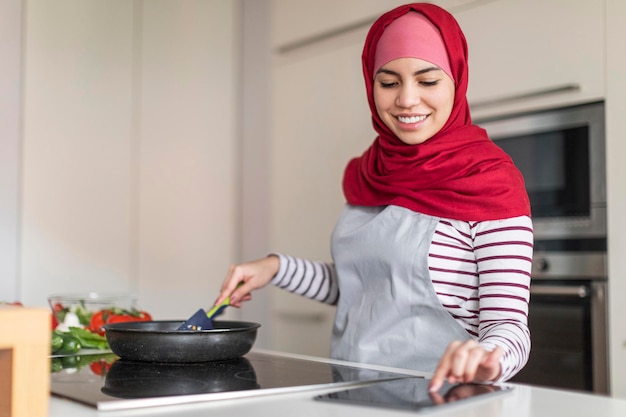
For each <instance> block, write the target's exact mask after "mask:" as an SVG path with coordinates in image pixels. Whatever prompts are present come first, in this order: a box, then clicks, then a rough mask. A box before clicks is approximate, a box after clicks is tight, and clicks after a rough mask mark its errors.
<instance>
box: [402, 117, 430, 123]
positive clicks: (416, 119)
mask: <svg viewBox="0 0 626 417" xmlns="http://www.w3.org/2000/svg"><path fill="white" fill-rule="evenodd" d="M424 119H426V116H411V117H405V116H398V120H400V122H402V123H417V122H421V121H422V120H424Z"/></svg>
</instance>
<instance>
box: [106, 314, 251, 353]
mask: <svg viewBox="0 0 626 417" xmlns="http://www.w3.org/2000/svg"><path fill="white" fill-rule="evenodd" d="M181 323H182V321H143V322H127V323H114V324H107V325H105V326H104V329H105V332H106V333H105V334H106V338H107V341H108V342H109V346H110V348H111V350H112V351H113V353H115V354H116V355H118V356H119V357H120V358H122V359H127V360H133V361H142V362H174V363H189V362H208V361H219V360H227V359H235V358H239V357H241V356H243V355H245V354H246V353H248V352H249V351H250V349H251V348H252V345H253V344H254V341H255V339H256V333H257V329H258V328H259V327H260V326H261V325H260V324H258V323H252V322H244V321H218V320H216V321H215V322H214V323H213V325H214V328H213V330H200V331H188V330H178V327H179V326H180V325H181Z"/></svg>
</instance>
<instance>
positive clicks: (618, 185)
mask: <svg viewBox="0 0 626 417" xmlns="http://www.w3.org/2000/svg"><path fill="white" fill-rule="evenodd" d="M625 17H626V2H624V1H623V0H606V42H607V73H606V92H607V95H606V121H607V126H606V132H607V144H606V153H607V182H608V184H607V190H608V226H609V290H608V296H609V308H610V310H609V335H610V339H609V350H610V363H611V393H612V395H613V396H616V397H621V398H626V322H625V321H624V317H626V304H625V303H624V300H623V299H624V295H626V262H625V261H624V254H626V216H624V213H626V192H625V190H626V177H624V155H626V125H625V124H624V114H626V79H625V78H624V74H626V55H625V54H624V39H626V25H624V19H625Z"/></svg>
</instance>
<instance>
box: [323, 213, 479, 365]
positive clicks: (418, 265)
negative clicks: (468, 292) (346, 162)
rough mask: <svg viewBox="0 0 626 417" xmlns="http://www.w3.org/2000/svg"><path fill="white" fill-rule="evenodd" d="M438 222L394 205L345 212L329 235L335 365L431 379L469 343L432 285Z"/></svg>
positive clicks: (466, 336)
mask: <svg viewBox="0 0 626 417" xmlns="http://www.w3.org/2000/svg"><path fill="white" fill-rule="evenodd" d="M438 222H439V219H438V218H436V217H432V216H427V215H424V214H420V213H416V212H414V211H411V210H408V209H405V208H402V207H398V206H386V207H361V206H346V208H345V209H344V211H343V213H342V214H341V216H340V217H339V220H338V222H337V225H336V226H335V230H334V231H333V235H332V255H333V260H334V262H335V267H336V268H337V276H338V280H339V291H340V297H339V303H338V305H337V312H336V316H335V323H334V327H333V335H332V341H331V357H332V358H335V359H342V360H348V361H354V362H361V363H370V364H378V365H386V366H394V367H399V368H405V369H415V370H419V371H427V372H432V371H434V369H435V368H436V366H437V363H438V362H439V359H440V358H441V356H442V354H443V352H444V351H445V349H446V347H447V346H448V344H449V343H450V342H451V341H453V340H467V339H470V335H469V334H468V333H467V332H466V331H465V329H463V327H462V326H461V325H460V324H459V323H457V322H456V321H455V320H454V319H453V318H452V316H451V315H450V313H448V312H447V311H446V310H445V309H444V308H443V306H442V305H441V302H440V301H439V299H438V298H437V295H436V294H435V289H434V287H433V284H432V282H431V280H430V274H429V271H428V253H429V250H430V244H431V241H432V239H433V235H434V232H435V227H436V226H437V223H438Z"/></svg>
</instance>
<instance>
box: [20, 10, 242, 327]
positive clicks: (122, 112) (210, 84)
mask: <svg viewBox="0 0 626 417" xmlns="http://www.w3.org/2000/svg"><path fill="white" fill-rule="evenodd" d="M24 4H25V5H26V13H25V20H24V27H25V32H24V33H25V41H26V43H25V46H24V48H23V53H24V57H25V61H24V70H23V74H24V93H23V97H24V108H23V136H22V147H23V155H22V177H23V183H22V188H21V195H22V212H21V217H22V231H21V262H20V265H21V277H20V288H21V294H22V301H23V302H24V303H25V304H28V305H44V304H45V303H46V297H47V295H49V294H50V293H55V292H69V291H106V292H111V291H119V292H129V291H131V292H135V293H137V294H138V295H139V304H140V306H141V307H143V308H146V309H148V310H149V311H151V312H153V313H154V315H155V317H157V318H160V317H162V318H181V317H182V318H184V317H187V316H188V315H190V314H191V313H193V312H194V311H195V310H196V309H197V308H198V307H205V306H207V305H209V304H210V303H211V302H212V301H213V299H214V297H215V295H216V293H217V290H218V289H219V286H220V284H221V281H222V278H223V276H224V274H225V271H226V269H227V267H228V265H229V264H230V263H231V262H233V255H234V252H235V247H236V241H237V237H236V233H234V230H235V219H236V204H235V198H236V195H237V187H236V185H235V181H236V175H235V169H236V152H237V151H238V136H237V134H238V133H237V129H236V120H235V117H236V113H235V107H236V102H237V100H238V90H237V88H238V86H237V84H236V82H237V80H238V76H239V74H238V70H237V68H238V53H239V49H238V48H239V46H238V43H237V42H238V36H237V34H236V32H235V28H237V29H238V26H236V21H237V19H238V15H237V13H238V2H232V1H229V0H219V1H211V2H207V1H203V0H184V1H176V2H172V1H167V0H150V1H143V0H109V1H99V0H59V1H55V2H48V1H29V2H25V3H24Z"/></svg>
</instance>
